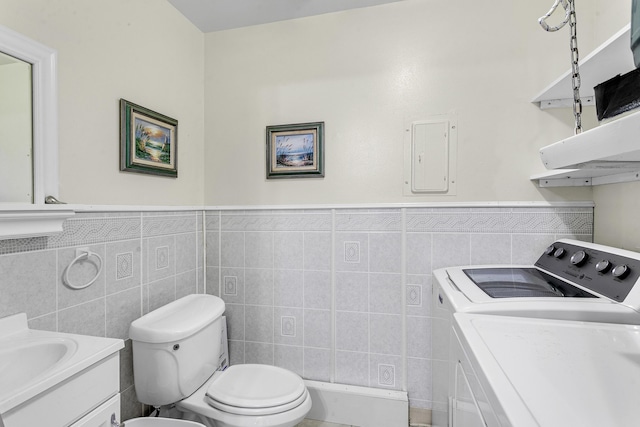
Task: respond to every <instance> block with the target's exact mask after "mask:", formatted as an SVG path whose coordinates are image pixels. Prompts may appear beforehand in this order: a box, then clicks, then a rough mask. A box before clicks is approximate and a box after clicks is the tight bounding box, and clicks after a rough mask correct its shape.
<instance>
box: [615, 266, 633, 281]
mask: <svg viewBox="0 0 640 427" xmlns="http://www.w3.org/2000/svg"><path fill="white" fill-rule="evenodd" d="M630 271H631V270H630V269H629V267H628V266H627V265H626V264H620V265H616V266H615V267H613V270H611V274H612V275H613V277H617V278H618V279H624V278H625V277H626V276H627V274H629V272H630Z"/></svg>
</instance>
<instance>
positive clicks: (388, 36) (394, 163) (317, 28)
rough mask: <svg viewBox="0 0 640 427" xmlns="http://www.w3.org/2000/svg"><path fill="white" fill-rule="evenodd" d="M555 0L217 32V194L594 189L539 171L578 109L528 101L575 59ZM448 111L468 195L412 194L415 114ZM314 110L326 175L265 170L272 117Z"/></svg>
mask: <svg viewBox="0 0 640 427" xmlns="http://www.w3.org/2000/svg"><path fill="white" fill-rule="evenodd" d="M551 3H552V2H550V1H548V0H535V1H526V2H514V1H511V0H497V1H492V2H490V3H487V2H474V1H464V0H452V1H445V2H434V1H424V0H407V1H402V2H398V3H393V4H389V5H382V6H377V7H371V8H366V9H358V10H353V11H346V12H342V13H335V14H329V15H322V16H318V17H312V18H305V19H299V20H295V21H287V22H280V23H274V24H267V25H262V26H256V27H249V28H243V29H237V30H230V31H223V32H216V33H208V34H206V36H205V61H206V64H205V67H206V76H205V105H206V114H205V117H206V129H205V134H206V147H205V160H206V164H207V167H206V184H205V202H206V203H207V204H288V203H360V202H362V203H366V202H419V201H439V200H446V201H475V200H487V201H495V200H549V201H553V200H590V199H591V190H590V189H588V188H580V189H554V190H548V189H545V190H541V189H538V188H536V186H535V185H534V184H533V183H532V182H531V181H529V175H531V174H533V173H539V172H542V171H544V167H543V165H542V163H541V162H540V160H539V156H538V149H539V148H540V147H542V146H544V145H547V144H549V143H551V142H554V141H556V140H557V139H559V138H561V137H563V136H567V135H571V134H572V132H573V116H572V114H571V111H570V110H566V111H559V110H556V111H551V112H548V111H547V112H541V111H540V110H539V109H538V108H537V107H536V106H534V105H533V104H531V103H530V99H531V98H533V96H534V95H535V94H536V93H537V92H539V91H540V90H542V89H543V88H544V87H545V86H546V85H547V84H548V83H550V82H551V81H552V80H553V79H555V77H557V76H558V75H559V74H560V73H561V72H563V71H565V70H567V69H568V68H569V67H570V62H569V59H570V56H569V51H568V43H569V41H568V37H569V33H568V29H567V30H566V31H563V32H560V33H556V34H548V33H545V32H544V31H543V30H542V29H541V28H540V27H539V26H538V24H537V19H538V17H539V16H541V15H542V14H544V13H545V12H546V11H547V10H548V8H549V6H550V5H551ZM580 7H581V8H582V13H583V15H585V16H589V17H590V16H591V15H592V12H593V7H594V6H593V0H585V1H584V2H581V3H580ZM592 24H593V19H587V18H585V19H584V22H583V23H582V24H581V33H582V34H583V35H584V36H583V38H584V43H585V44H587V45H588V44H593V43H592V41H591V39H592V37H593V35H592ZM449 112H455V113H456V114H457V116H458V131H459V134H458V135H459V137H458V182H457V196H455V197H453V196H433V195H430V196H409V197H404V196H403V191H402V171H403V155H402V146H403V139H404V124H405V122H407V121H408V120H410V119H411V118H421V117H425V116H429V115H436V114H444V113H449ZM307 121H324V122H325V126H326V177H325V178H324V179H322V180H319V179H314V180H311V179H298V180H277V181H274V180H269V181H267V180H266V179H265V152H264V151H265V150H264V144H265V142H264V139H265V136H264V134H265V127H266V126H268V125H276V124H287V123H300V122H307Z"/></svg>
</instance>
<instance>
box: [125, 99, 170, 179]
mask: <svg viewBox="0 0 640 427" xmlns="http://www.w3.org/2000/svg"><path fill="white" fill-rule="evenodd" d="M120 170H121V171H124V172H134V173H144V174H151V175H161V176H168V177H173V178H177V177H178V121H177V120H176V119H173V118H171V117H168V116H165V115H164V114H160V113H158V112H156V111H152V110H150V109H148V108H145V107H142V106H140V105H137V104H134V103H133V102H129V101H127V100H125V99H120Z"/></svg>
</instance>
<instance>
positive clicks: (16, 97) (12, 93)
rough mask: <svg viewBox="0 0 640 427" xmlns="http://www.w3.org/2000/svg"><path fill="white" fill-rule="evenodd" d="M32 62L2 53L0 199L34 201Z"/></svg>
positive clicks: (3, 200)
mask: <svg viewBox="0 0 640 427" xmlns="http://www.w3.org/2000/svg"><path fill="white" fill-rule="evenodd" d="M31 96H32V94H31V64H29V63H28V62H24V61H21V60H19V59H16V58H14V57H12V56H9V55H5V54H4V53H1V52H0V153H2V155H0V182H3V183H7V184H10V185H2V186H0V202H3V203H6V202H18V203H33V173H32V168H33V165H32V163H33V162H32V160H31V159H32V142H33V135H32V132H31V122H32V115H31V110H32V105H31Z"/></svg>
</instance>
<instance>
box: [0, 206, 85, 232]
mask: <svg viewBox="0 0 640 427" xmlns="http://www.w3.org/2000/svg"><path fill="white" fill-rule="evenodd" d="M74 215H75V212H74V211H73V210H72V209H70V208H68V207H66V206H64V207H59V206H46V207H42V206H39V205H13V206H12V205H7V206H2V205H0V240H2V239H19V238H23V237H36V236H50V235H52V234H57V233H61V232H62V230H63V229H62V224H63V223H64V221H65V220H67V219H69V218H72V217H73V216H74Z"/></svg>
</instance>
